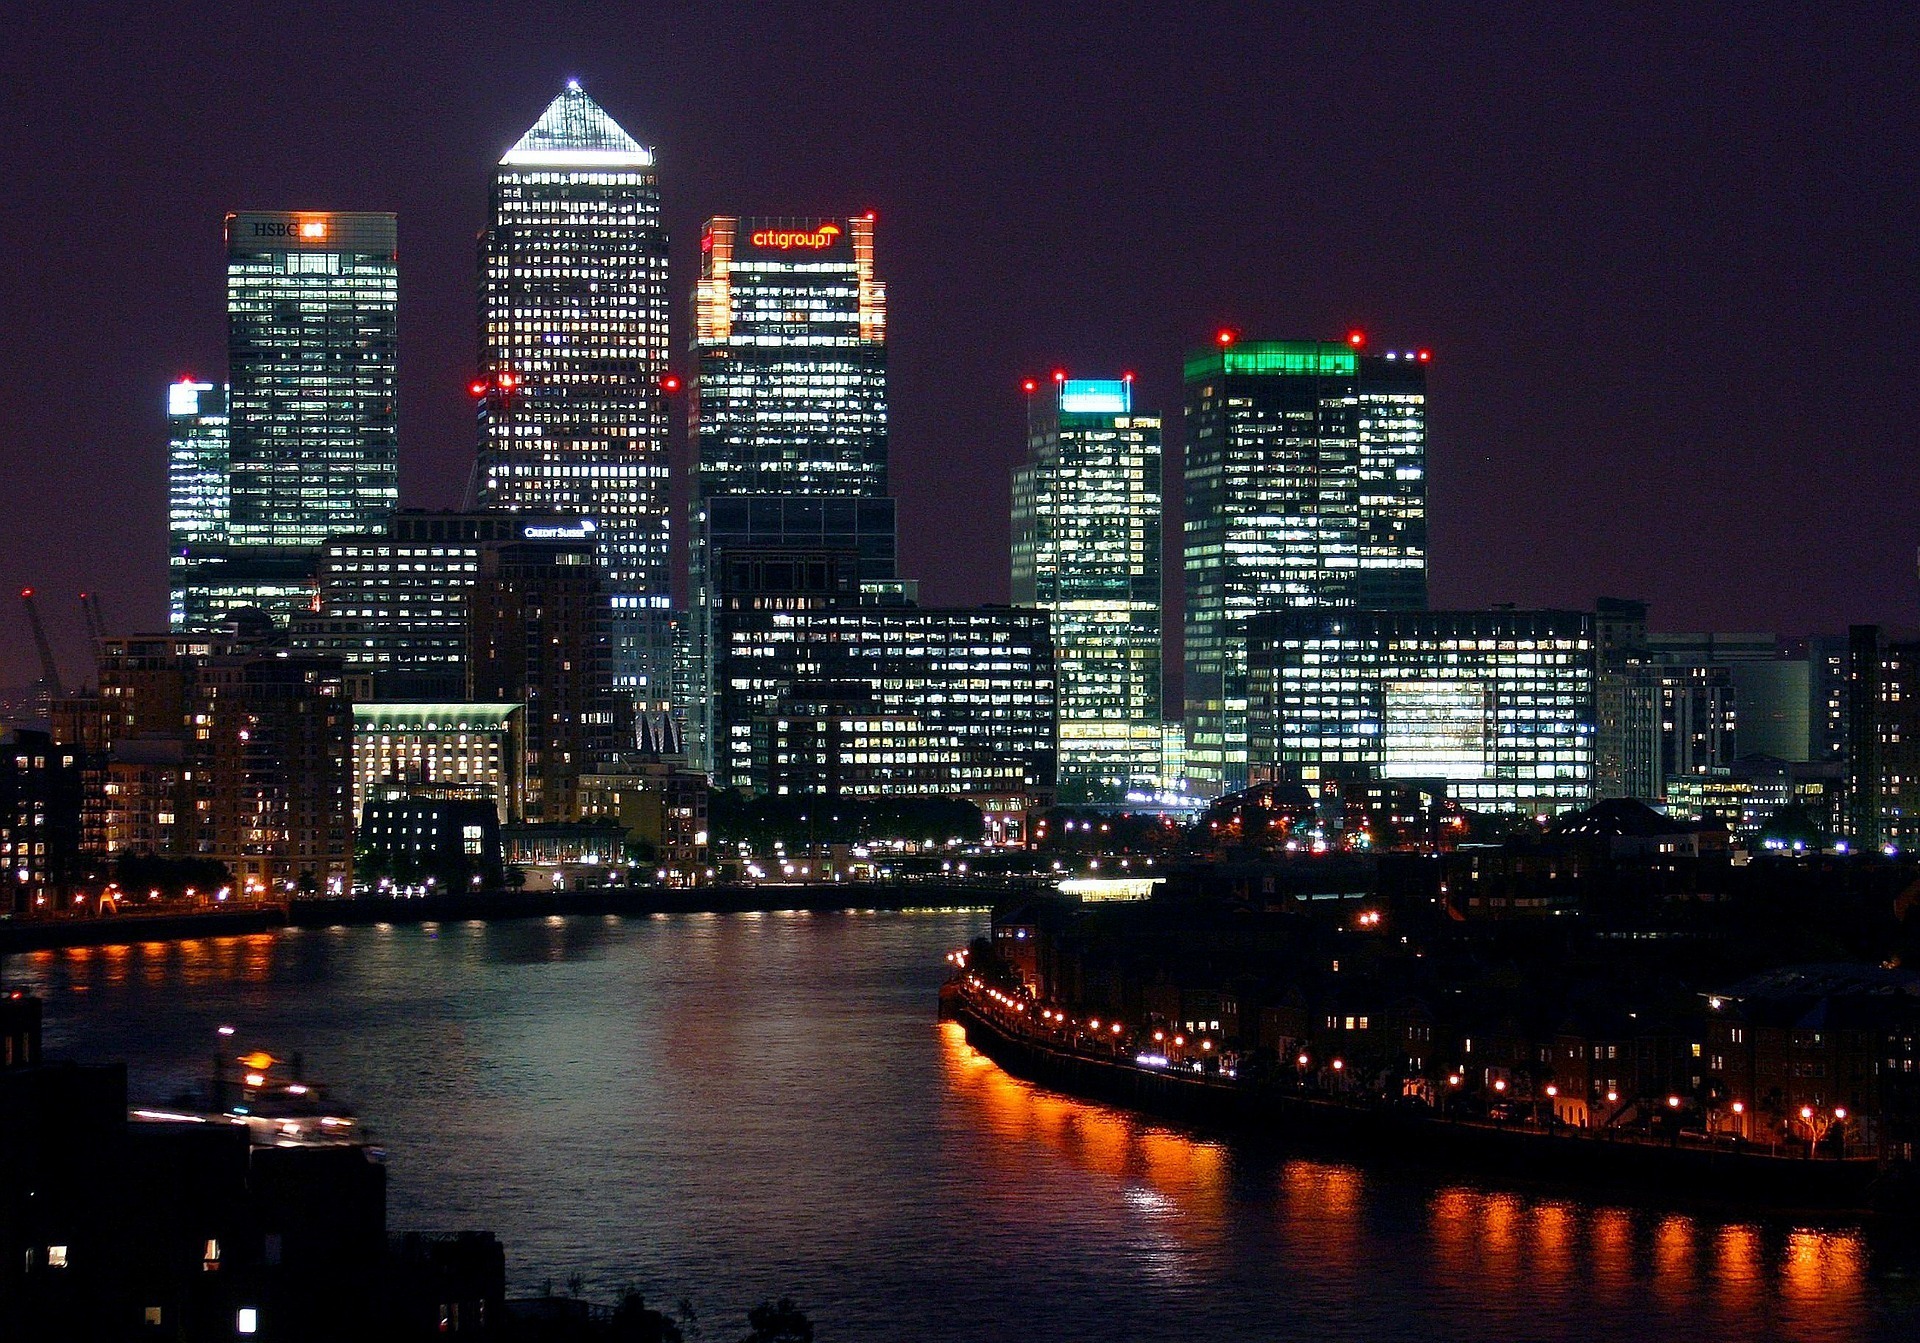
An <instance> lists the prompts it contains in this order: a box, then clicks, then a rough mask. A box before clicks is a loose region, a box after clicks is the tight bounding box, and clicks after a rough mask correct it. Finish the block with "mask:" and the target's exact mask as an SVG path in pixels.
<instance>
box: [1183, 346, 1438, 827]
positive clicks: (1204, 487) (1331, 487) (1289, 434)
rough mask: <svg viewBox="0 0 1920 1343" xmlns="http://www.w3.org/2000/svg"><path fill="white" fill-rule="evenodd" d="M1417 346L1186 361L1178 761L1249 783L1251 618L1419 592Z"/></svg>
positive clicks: (1422, 447)
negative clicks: (1183, 744) (1182, 704)
mask: <svg viewBox="0 0 1920 1343" xmlns="http://www.w3.org/2000/svg"><path fill="white" fill-rule="evenodd" d="M1426 363H1427V357H1426V354H1425V352H1424V351H1406V352H1399V351H1396V352H1394V353H1393V354H1391V355H1390V356H1389V355H1384V354H1383V355H1362V354H1361V353H1360V352H1359V349H1358V348H1357V342H1349V343H1345V344H1334V343H1325V342H1317V341H1240V340H1238V339H1237V338H1235V337H1233V336H1232V335H1231V333H1223V334H1222V337H1221V340H1220V342H1219V343H1217V344H1216V345H1215V346H1214V347H1213V348H1211V349H1209V350H1204V351H1201V352H1199V353H1197V354H1195V355H1192V356H1190V357H1189V358H1188V360H1187V362H1186V370H1185V372H1186V388H1187V414H1186V435H1187V443H1186V472H1185V477H1186V521H1185V527H1186V536H1185V545H1184V554H1185V566H1186V606H1187V614H1186V712H1185V723H1186V731H1187V767H1188V773H1189V777H1190V779H1191V780H1192V783H1193V786H1194V789H1195V790H1196V791H1198V792H1201V793H1203V794H1215V793H1220V792H1224V791H1230V790H1232V789H1235V788H1240V787H1244V786H1245V784H1246V782H1247V777H1248V771H1247V736H1246V712H1247V701H1246V645H1245V622H1246V620H1247V618H1248V617H1250V616H1252V615H1253V614H1255V613H1256V612H1260V611H1267V610H1277V609H1290V608H1312V607H1323V606H1330V607H1353V606H1359V607H1364V608H1369V609H1386V610H1419V609H1422V608H1424V606H1425V605H1426V568H1427V528H1426V391H1425V387H1426V372H1425V365H1426Z"/></svg>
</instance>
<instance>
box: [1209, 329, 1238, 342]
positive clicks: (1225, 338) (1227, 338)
mask: <svg viewBox="0 0 1920 1343" xmlns="http://www.w3.org/2000/svg"><path fill="white" fill-rule="evenodd" d="M1214 339H1215V340H1216V341H1218V342H1219V343H1220V344H1222V345H1231V344H1233V342H1234V340H1235V336H1234V334H1233V329H1232V328H1231V327H1224V326H1223V327H1221V328H1220V332H1219V334H1218V335H1216V336H1215V337H1214Z"/></svg>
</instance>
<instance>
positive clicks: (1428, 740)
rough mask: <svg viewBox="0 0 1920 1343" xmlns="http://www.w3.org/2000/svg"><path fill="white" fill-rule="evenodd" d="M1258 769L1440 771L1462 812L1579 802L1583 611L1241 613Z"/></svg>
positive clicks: (1588, 666) (1384, 773) (1590, 677)
mask: <svg viewBox="0 0 1920 1343" xmlns="http://www.w3.org/2000/svg"><path fill="white" fill-rule="evenodd" d="M1247 631H1248V633H1247V656H1248V666H1249V673H1248V713H1247V725H1248V742H1249V756H1250V759H1251V762H1252V767H1253V769H1254V770H1256V771H1257V772H1258V774H1259V776H1260V777H1262V778H1267V779H1281V780H1289V781H1299V782H1302V783H1307V784H1314V783H1318V782H1322V781H1329V780H1336V779H1374V778H1378V779H1406V780H1418V781H1434V782H1437V783H1439V784H1442V785H1443V786H1444V788H1445V791H1446V793H1447V795H1448V796H1450V797H1452V798H1453V799H1454V800H1455V801H1457V802H1459V803H1460V804H1461V805H1462V806H1464V807H1467V808H1469V809H1472V810H1478V811H1502V812H1520V813H1525V814H1529V815H1532V814H1548V813H1553V812H1558V811H1564V810H1566V809H1568V808H1571V807H1583V806H1586V805H1587V804H1588V803H1589V802H1590V801H1591V800H1592V797H1593V790H1594V765H1595V754H1594V745H1595V731H1596V729H1595V717H1596V714H1595V704H1594V691H1595V665H1596V664H1595V650H1594V632H1593V617H1592V616H1591V615H1589V614H1587V613H1586V612H1581V611H1504V610H1502V611H1431V612H1411V611H1410V612H1397V611H1395V612H1388V611H1361V610H1352V609H1349V610H1338V609H1301V610H1292V611H1275V612H1269V613H1266V614H1263V615H1258V616H1255V617H1253V618H1252V619H1251V620H1250V621H1249V622H1248V625H1247Z"/></svg>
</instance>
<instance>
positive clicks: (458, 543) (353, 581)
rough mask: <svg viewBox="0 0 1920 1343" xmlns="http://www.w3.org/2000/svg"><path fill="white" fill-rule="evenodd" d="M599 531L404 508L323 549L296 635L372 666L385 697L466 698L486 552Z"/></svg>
mask: <svg viewBox="0 0 1920 1343" xmlns="http://www.w3.org/2000/svg"><path fill="white" fill-rule="evenodd" d="M593 530H594V528H593V524H592V523H591V522H590V521H589V520H587V519H585V518H564V517H556V516H551V515H537V514H505V513H439V512H425V511H420V510H411V509H410V510H407V511H405V512H401V513H396V514H394V515H393V517H392V519H391V520H390V521H389V523H388V525H387V526H386V527H384V528H382V529H381V530H380V531H378V532H362V533H356V534H353V535H349V536H336V537H334V538H332V539H331V540H329V541H328V542H327V544H326V545H325V546H324V547H322V549H321V552H320V560H319V568H318V587H317V592H318V608H317V609H316V610H315V611H313V612H311V613H307V614H300V615H296V616H295V617H294V619H293V628H292V634H293V643H294V645H295V646H296V647H300V648H307V649H311V650H314V651H318V652H327V653H333V654H335V655H337V656H338V657H340V658H341V659H343V660H344V661H345V663H346V664H347V666H348V668H349V669H350V670H352V671H355V672H364V673H369V674H371V676H372V677H373V692H374V694H375V696H376V697H379V698H383V699H425V700H457V699H459V698H460V697H462V696H464V695H465V694H466V686H467V615H468V612H467V607H468V603H469V601H470V600H471V597H472V594H473V590H474V587H475V585H476V584H477V583H478V582H479V575H480V556H481V552H482V551H483V550H484V549H485V548H486V547H487V546H489V545H501V544H506V543H510V542H521V541H531V540H535V539H538V538H541V537H547V538H551V539H553V540H555V541H565V540H568V539H581V538H584V537H587V536H590V535H591V534H592V532H593ZM354 814H355V815H358V814H359V812H358V810H356V811H355V813H354Z"/></svg>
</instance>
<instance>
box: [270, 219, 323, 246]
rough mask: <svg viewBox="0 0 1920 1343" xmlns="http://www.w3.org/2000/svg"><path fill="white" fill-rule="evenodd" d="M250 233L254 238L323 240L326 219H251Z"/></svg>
mask: <svg viewBox="0 0 1920 1343" xmlns="http://www.w3.org/2000/svg"><path fill="white" fill-rule="evenodd" d="M251 233H252V236H253V237H255V238H301V239H304V240H306V241H307V242H324V241H326V237H327V221H326V220H324V219H256V220H253V221H252V225H251Z"/></svg>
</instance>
